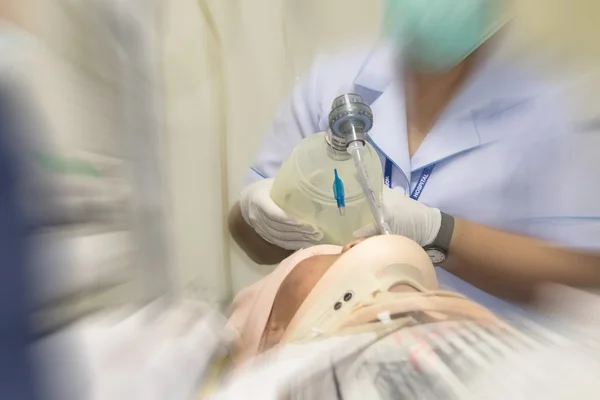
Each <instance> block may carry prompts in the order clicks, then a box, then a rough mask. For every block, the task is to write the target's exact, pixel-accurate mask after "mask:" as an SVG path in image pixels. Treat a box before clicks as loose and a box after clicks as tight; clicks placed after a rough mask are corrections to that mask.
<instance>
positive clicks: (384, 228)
mask: <svg viewBox="0 0 600 400" xmlns="http://www.w3.org/2000/svg"><path fill="white" fill-rule="evenodd" d="M364 151H365V144H364V142H362V141H360V140H356V141H353V142H352V143H350V144H349V145H348V153H349V154H350V155H351V156H352V159H353V160H354V166H355V167H356V175H357V177H358V181H359V183H360V186H361V187H362V190H363V194H364V195H365V198H366V199H367V203H369V208H370V209H371V213H372V214H373V217H375V222H376V223H377V226H378V227H379V230H380V232H381V233H382V234H383V235H391V234H392V231H391V230H390V227H389V225H388V224H387V222H385V217H384V215H383V210H382V208H381V206H380V204H379V202H378V201H377V199H376V198H375V194H374V193H373V191H372V190H371V188H370V187H369V181H368V180H367V171H366V169H365V165H364V155H363V154H364Z"/></svg>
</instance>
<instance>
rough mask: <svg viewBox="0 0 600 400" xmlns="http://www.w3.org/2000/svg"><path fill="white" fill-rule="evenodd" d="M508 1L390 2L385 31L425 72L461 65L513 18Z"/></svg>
mask: <svg viewBox="0 0 600 400" xmlns="http://www.w3.org/2000/svg"><path fill="white" fill-rule="evenodd" d="M507 1H508V0H387V1H386V6H385V7H384V10H385V16H384V18H383V26H384V31H385V33H386V34H387V35H389V36H390V37H391V38H392V39H393V40H395V41H397V42H398V45H399V46H400V48H401V51H402V54H403V57H404V61H405V62H406V63H407V64H408V65H409V66H411V67H413V68H416V69H418V70H419V71H422V72H426V73H427V72H429V73H440V72H444V71H447V70H450V69H451V68H453V67H455V66H456V65H458V64H459V63H460V62H461V61H462V60H464V59H465V58H467V57H468V56H469V55H470V54H471V53H472V52H474V51H475V50H476V49H477V48H478V47H479V46H481V45H482V44H483V43H484V42H485V41H487V40H488V39H489V38H490V37H491V36H492V35H493V34H495V33H496V32H497V31H498V30H499V29H500V28H501V27H502V26H504V25H505V24H506V23H507V22H508V20H509V19H510V16H511V12H510V7H509V5H508V4H507Z"/></svg>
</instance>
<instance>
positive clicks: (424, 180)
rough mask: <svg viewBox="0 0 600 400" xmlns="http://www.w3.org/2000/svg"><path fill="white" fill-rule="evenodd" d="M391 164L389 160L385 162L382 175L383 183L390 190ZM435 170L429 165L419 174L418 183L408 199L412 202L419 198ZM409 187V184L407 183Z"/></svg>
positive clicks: (432, 165) (433, 165)
mask: <svg viewBox="0 0 600 400" xmlns="http://www.w3.org/2000/svg"><path fill="white" fill-rule="evenodd" d="M393 167H394V166H393V164H392V162H391V161H390V159H389V158H387V159H386V160H385V171H384V175H383V182H384V183H385V184H386V185H387V186H388V187H389V188H390V189H391V188H392V171H393ZM434 168H435V164H431V165H429V166H427V167H425V168H423V171H422V172H421V176H420V177H419V182H417V186H415V188H414V190H413V191H412V193H411V194H410V198H411V199H413V200H419V197H421V193H423V189H425V185H427V181H428V180H429V177H430V176H431V173H432V172H433V169H434ZM409 186H410V183H409Z"/></svg>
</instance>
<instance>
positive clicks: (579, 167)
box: [229, 0, 600, 314]
mask: <svg viewBox="0 0 600 400" xmlns="http://www.w3.org/2000/svg"><path fill="white" fill-rule="evenodd" d="M509 15H510V7H509V4H508V1H507V0H454V1H447V0H422V1H415V0H388V8H387V12H386V24H385V26H386V27H387V28H388V32H389V33H390V34H391V36H392V39H391V40H389V41H387V42H386V44H385V45H382V46H378V47H377V48H376V49H375V50H373V51H371V52H369V53H365V52H360V51H354V52H350V53H349V54H348V55H344V56H340V57H336V58H330V59H327V58H322V59H319V60H317V62H316V63H315V65H314V66H313V68H312V70H311V71H310V73H309V75H308V77H307V78H306V79H305V80H304V81H303V82H302V83H301V84H300V85H299V87H297V88H296V89H295V90H294V92H293V93H292V95H291V98H290V99H289V100H287V101H286V102H285V103H284V105H283V106H282V108H281V110H280V111H279V114H278V115H277V117H276V119H275V121H274V124H273V126H272V128H271V131H270V132H269V133H268V135H267V138H266V140H265V142H264V144H263V147H262V149H261V151H260V154H259V156H258V158H257V160H256V162H255V163H254V165H253V166H252V168H251V170H250V172H249V177H248V182H249V186H248V187H247V188H246V189H245V190H244V191H243V193H242V196H241V199H240V202H239V204H237V205H236V206H235V207H234V208H233V210H232V211H231V214H230V219H229V225H230V231H231V232H232V235H233V237H234V239H235V240H236V241H237V242H238V243H239V244H240V245H241V247H242V248H243V249H244V250H245V251H246V252H247V253H248V254H249V255H250V257H251V258H253V259H254V260H255V261H257V262H259V263H275V262H278V261H280V260H281V259H282V258H283V257H285V255H287V254H289V251H293V250H297V249H300V248H303V247H308V246H310V245H311V244H313V243H315V241H317V240H319V239H320V238H321V237H322V235H321V233H320V232H319V230H318V229H317V228H316V227H314V226H310V225H307V224H305V223H303V222H302V221H298V220H296V219H294V218H292V217H291V216H289V215H286V214H285V213H284V212H283V211H282V210H281V209H279V208H278V207H277V206H276V205H275V204H274V203H273V201H272V200H271V199H270V196H269V192H270V188H271V185H272V178H273V177H274V176H275V173H276V172H277V170H278V168H279V167H280V165H281V164H282V162H283V161H284V160H285V159H286V157H288V155H289V154H290V153H291V151H292V150H293V148H294V147H295V146H296V145H297V144H298V143H299V141H300V140H302V139H303V138H305V137H306V136H307V135H310V134H313V133H316V132H320V131H324V130H326V129H327V128H328V119H327V117H328V113H329V111H330V107H331V102H332V100H333V99H334V98H335V97H337V96H338V95H340V94H343V93H349V92H354V93H358V94H360V95H361V96H362V97H363V98H364V99H365V101H367V102H368V103H369V104H370V105H371V108H372V110H373V115H374V120H375V124H374V127H373V129H372V130H371V131H370V133H369V140H370V142H371V143H372V144H373V146H374V147H375V148H376V149H377V151H378V152H379V155H380V158H381V161H382V167H383V170H384V181H385V185H384V186H385V187H384V193H383V200H382V202H383V208H384V212H385V214H386V219H387V221H388V223H389V224H390V226H391V228H392V231H393V233H395V234H399V235H404V236H407V237H409V238H411V239H413V240H415V241H416V242H418V243H419V244H421V245H422V246H424V247H425V248H426V249H427V250H428V252H429V253H430V256H431V257H432V260H433V261H434V263H435V264H436V265H437V266H439V267H441V268H437V273H438V277H439V280H440V283H441V285H442V286H443V287H445V288H448V289H453V290H457V291H459V292H461V293H463V294H465V295H467V296H469V297H471V298H472V299H473V300H475V301H478V302H480V303H482V304H483V305H485V306H487V307H488V308H490V309H492V310H493V311H495V312H497V313H500V314H503V312H506V313H508V312H510V311H511V310H513V308H512V307H510V306H509V305H508V303H505V302H503V301H501V300H499V299H498V298H496V297H493V296H491V295H490V294H488V293H493V294H495V295H498V296H502V297H505V298H507V299H511V300H523V301H524V300H528V299H529V298H530V296H531V295H532V293H533V291H534V289H535V287H536V286H537V285H538V284H540V283H542V282H546V281H553V282H560V283H564V284H570V285H575V286H586V285H591V286H597V285H600V251H599V249H600V207H599V205H600V198H599V195H598V192H599V190H597V189H596V187H597V186H598V184H599V183H600V163H599V162H598V161H597V159H598V158H599V157H597V156H596V154H597V152H598V151H599V150H600V140H599V135H598V134H597V133H595V132H594V131H587V132H584V130H583V129H581V130H577V129H575V128H574V125H572V124H571V123H570V114H569V112H568V107H567V106H566V104H565V102H564V101H563V98H562V97H561V95H560V90H558V88H557V87H555V86H556V85H555V84H548V83H547V82H545V81H544V80H543V79H541V78H540V79H538V78H537V77H536V74H535V71H528V70H527V68H525V67H519V66H518V64H516V63H513V64H508V65H507V64H505V63H503V62H501V61H498V60H497V59H494V58H493V57H491V55H492V50H493V49H492V47H491V44H492V39H493V40H497V38H498V37H499V36H500V35H499V34H498V32H499V31H500V30H501V28H502V27H503V26H504V25H505V24H506V23H507V22H508V21H509V19H510V18H509ZM356 234H357V236H369V235H373V234H377V231H376V229H375V228H374V227H365V228H364V229H362V230H360V231H358V232H356Z"/></svg>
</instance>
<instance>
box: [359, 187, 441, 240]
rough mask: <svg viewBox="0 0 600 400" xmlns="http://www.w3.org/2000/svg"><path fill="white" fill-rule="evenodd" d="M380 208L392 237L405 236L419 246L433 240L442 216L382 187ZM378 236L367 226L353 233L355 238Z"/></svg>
mask: <svg viewBox="0 0 600 400" xmlns="http://www.w3.org/2000/svg"><path fill="white" fill-rule="evenodd" d="M382 208H383V213H384V217H385V220H386V222H387V223H388V224H389V226H390V229H391V231H392V233H393V234H394V235H400V236H405V237H407V238H409V239H412V240H414V241H415V242H417V243H419V244H420V245H421V246H427V245H429V244H431V243H433V241H434V240H435V238H436V237H437V235H438V232H439V230H440V226H441V224H442V214H441V212H440V210H438V209H437V208H431V207H427V206H426V205H424V204H422V203H419V202H418V201H416V200H413V199H411V198H410V197H409V196H408V195H405V194H404V193H403V192H401V191H400V190H396V189H390V188H389V187H387V186H384V187H383V196H382ZM378 234H380V232H379V228H378V227H377V226H376V225H375V224H372V225H368V226H366V227H364V228H361V229H359V230H358V231H356V232H354V236H355V237H370V236H374V235H378Z"/></svg>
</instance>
